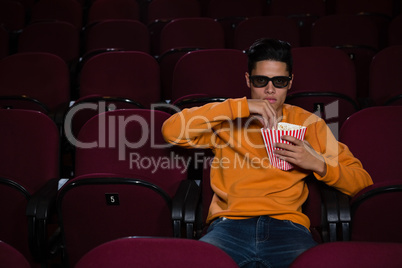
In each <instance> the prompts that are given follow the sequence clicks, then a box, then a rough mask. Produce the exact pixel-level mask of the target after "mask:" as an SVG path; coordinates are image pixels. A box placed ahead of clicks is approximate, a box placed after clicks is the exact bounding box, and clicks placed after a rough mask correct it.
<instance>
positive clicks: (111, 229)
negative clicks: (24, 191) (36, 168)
mask: <svg viewBox="0 0 402 268" xmlns="http://www.w3.org/2000/svg"><path fill="white" fill-rule="evenodd" d="M164 178H165V179H167V177H164ZM164 178H161V180H163V179H164ZM150 181H152V180H151V179H149V178H144V177H140V176H133V175H131V178H129V177H128V176H125V174H89V175H84V176H78V177H76V178H74V179H72V180H70V181H68V182H67V183H66V184H65V185H64V186H63V188H62V189H61V190H60V193H59V195H58V215H59V218H60V220H59V225H60V227H61V234H62V243H63V255H64V256H65V257H64V260H63V263H65V264H66V265H68V267H74V265H75V263H76V262H77V261H78V260H79V259H80V258H81V257H82V256H83V255H84V254H85V253H87V252H88V251H89V250H91V249H92V248H94V247H96V246H98V245H100V244H102V243H105V242H107V241H111V240H114V239H118V238H121V237H126V236H158V237H173V235H174V234H173V222H172V217H171V210H170V209H171V203H172V201H171V198H170V196H169V195H168V194H167V193H166V192H165V191H163V189H162V188H160V187H157V185H156V184H153V183H151V182H150Z"/></svg>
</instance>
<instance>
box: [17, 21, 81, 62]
mask: <svg viewBox="0 0 402 268" xmlns="http://www.w3.org/2000/svg"><path fill="white" fill-rule="evenodd" d="M79 38H80V33H79V29H78V28H77V27H76V26H74V25H73V24H71V23H69V22H64V21H42V22H37V23H33V24H30V25H27V26H26V27H25V28H24V30H23V31H22V33H21V34H20V36H19V40H18V51H19V52H48V53H52V54H55V55H57V56H59V57H60V58H62V59H63V60H64V61H66V62H67V63H73V62H75V61H77V60H78V57H79V53H80V51H79V49H80V48H79V44H80V41H79Z"/></svg>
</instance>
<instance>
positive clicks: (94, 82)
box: [79, 51, 161, 108]
mask: <svg viewBox="0 0 402 268" xmlns="http://www.w3.org/2000/svg"><path fill="white" fill-rule="evenodd" d="M160 94H161V92H160V73H159V66H158V63H157V61H156V60H155V59H154V58H153V57H152V56H151V55H149V54H147V53H144V52H140V51H114V52H105V53H101V54H98V55H96V56H93V57H91V58H90V59H88V61H86V62H85V64H84V65H83V67H82V70H81V73H80V88H79V96H80V97H81V98H82V97H86V96H92V95H98V96H108V97H120V98H127V99H130V100H132V101H135V102H138V103H139V104H141V105H142V106H143V107H146V108H149V107H150V106H151V104H152V103H157V102H159V101H160Z"/></svg>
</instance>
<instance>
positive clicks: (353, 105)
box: [286, 47, 358, 135]
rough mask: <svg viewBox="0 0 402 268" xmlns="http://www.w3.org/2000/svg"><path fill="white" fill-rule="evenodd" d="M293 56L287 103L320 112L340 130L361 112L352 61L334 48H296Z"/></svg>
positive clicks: (319, 113)
mask: <svg viewBox="0 0 402 268" xmlns="http://www.w3.org/2000/svg"><path fill="white" fill-rule="evenodd" d="M292 54H293V74H294V78H293V84H292V88H291V89H290V91H289V92H288V97H287V99H286V103H289V104H293V105H296V106H300V107H302V108H304V109H306V110H308V111H310V112H318V115H321V117H322V118H323V119H325V120H326V121H327V123H337V124H338V125H337V127H340V125H341V124H342V123H343V122H344V121H345V120H346V118H348V117H349V116H350V115H351V114H352V113H354V112H356V111H357V110H358V106H357V102H356V98H357V97H356V77H355V68H354V65H353V63H352V61H351V60H350V59H349V58H348V57H347V55H346V54H345V53H343V52H342V51H340V50H337V49H335V48H331V47H300V48H294V49H292ZM336 132H337V131H336ZM334 134H335V135H336V133H334Z"/></svg>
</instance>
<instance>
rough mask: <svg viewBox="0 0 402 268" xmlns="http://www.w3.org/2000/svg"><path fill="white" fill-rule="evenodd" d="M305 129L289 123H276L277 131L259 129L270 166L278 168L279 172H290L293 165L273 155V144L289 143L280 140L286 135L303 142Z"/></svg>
mask: <svg viewBox="0 0 402 268" xmlns="http://www.w3.org/2000/svg"><path fill="white" fill-rule="evenodd" d="M306 130H307V128H306V127H303V126H298V125H294V124H289V123H278V128H277V129H264V128H261V133H262V138H263V140H264V144H265V148H266V149H267V153H268V157H269V161H270V163H271V165H272V166H274V167H276V168H279V169H281V170H290V169H292V168H293V165H292V164H290V163H288V162H286V161H283V160H281V159H279V158H277V157H276V156H275V154H274V150H275V149H274V144H275V143H287V144H290V142H288V141H285V140H282V139H281V137H282V136H283V135H288V136H292V137H295V138H297V139H299V140H304V136H305V134H306Z"/></svg>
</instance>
